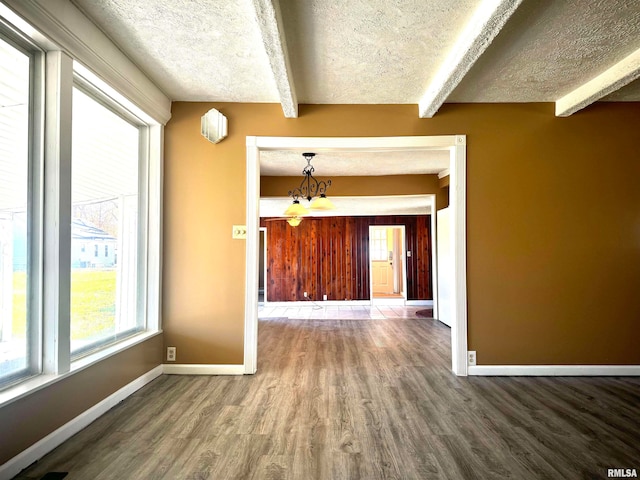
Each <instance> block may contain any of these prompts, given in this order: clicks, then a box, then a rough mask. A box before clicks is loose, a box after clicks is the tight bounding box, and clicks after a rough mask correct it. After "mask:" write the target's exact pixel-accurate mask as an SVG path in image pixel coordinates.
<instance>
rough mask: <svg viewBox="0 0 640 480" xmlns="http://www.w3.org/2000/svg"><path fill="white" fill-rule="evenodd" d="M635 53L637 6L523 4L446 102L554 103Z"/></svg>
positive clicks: (582, 1) (639, 25) (590, 1)
mask: <svg viewBox="0 0 640 480" xmlns="http://www.w3.org/2000/svg"><path fill="white" fill-rule="evenodd" d="M638 48H640V2H639V1H637V0H635V1H617V0H599V1H595V0H573V1H571V0H536V1H525V2H523V3H522V5H521V6H520V8H519V9H518V10H517V11H516V12H515V13H514V14H513V16H512V17H511V18H510V19H509V22H508V23H507V24H506V25H505V27H504V28H503V29H502V31H501V32H500V34H499V35H498V36H497V37H496V38H495V40H494V41H493V43H492V44H491V46H490V47H489V48H488V49H487V50H486V52H485V53H484V55H483V56H481V57H480V58H479V59H478V61H477V62H476V63H475V65H474V66H473V67H472V68H471V70H470V72H469V74H468V75H467V77H465V78H464V79H463V80H462V82H460V84H459V85H458V88H457V89H456V90H455V91H454V92H453V93H452V94H451V96H450V97H449V101H451V102H554V101H556V100H557V99H558V98H560V97H562V96H564V95H566V94H567V93H569V92H571V91H572V90H574V89H576V88H578V87H579V86H580V85H582V84H583V83H585V82H586V81H587V80H589V79H591V78H593V77H595V76H596V75H598V74H599V73H601V72H603V71H604V70H606V69H607V68H609V67H611V66H612V65H614V64H615V63H617V62H619V61H620V60H622V59H623V58H624V57H626V56H627V55H629V54H631V53H632V52H633V51H635V50H637V49H638ZM626 97H627V98H619V100H635V101H638V100H640V90H638V89H637V88H636V89H635V90H631V91H628V92H627V95H626Z"/></svg>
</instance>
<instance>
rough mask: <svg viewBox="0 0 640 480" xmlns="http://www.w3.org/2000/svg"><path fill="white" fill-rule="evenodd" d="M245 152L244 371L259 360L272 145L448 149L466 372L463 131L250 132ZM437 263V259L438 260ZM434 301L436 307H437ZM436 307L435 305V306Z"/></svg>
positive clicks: (458, 344) (456, 329)
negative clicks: (263, 207)
mask: <svg viewBox="0 0 640 480" xmlns="http://www.w3.org/2000/svg"><path fill="white" fill-rule="evenodd" d="M246 141H247V142H246V145H247V147H246V152H247V164H246V167H247V168H246V171H247V188H246V207H247V209H246V212H247V237H246V288H245V329H244V371H245V373H248V374H251V373H255V372H256V370H257V366H258V359H257V356H258V283H259V275H258V272H259V255H258V249H259V233H258V232H259V225H260V216H259V201H260V159H261V155H268V154H269V153H270V152H273V151H282V152H292V153H298V154H299V152H305V151H307V152H309V151H314V152H339V153H340V152H343V153H349V152H351V153H353V152H393V151H402V152H414V153H416V155H415V157H414V159H413V161H415V162H418V163H419V162H423V161H424V157H421V156H422V154H423V152H424V154H425V155H426V154H427V153H428V152H429V151H436V150H437V151H440V152H444V153H446V157H445V158H446V159H448V161H446V160H445V161H446V163H448V168H447V170H448V175H449V177H450V196H449V207H450V209H451V222H450V223H451V236H450V242H451V249H452V250H451V251H452V252H453V262H452V264H451V266H450V267H449V268H451V274H452V276H451V278H452V282H453V284H452V285H451V292H452V296H451V298H452V304H451V312H452V326H451V363H452V365H451V369H452V371H453V373H454V374H456V375H467V289H466V180H465V177H466V174H465V172H466V137H465V136H464V135H446V136H431V137H427V136H418V137H415V136H414V137H412V136H407V137H335V138H333V137H253V136H248V137H247V138H246ZM436 268H437V265H436ZM435 306H436V305H435V302H434V307H435ZM436 308H437V307H436Z"/></svg>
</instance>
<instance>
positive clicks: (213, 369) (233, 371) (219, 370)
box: [162, 363, 245, 375]
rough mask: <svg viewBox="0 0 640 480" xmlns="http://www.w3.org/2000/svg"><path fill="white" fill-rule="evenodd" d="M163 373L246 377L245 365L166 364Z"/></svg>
mask: <svg viewBox="0 0 640 480" xmlns="http://www.w3.org/2000/svg"><path fill="white" fill-rule="evenodd" d="M162 367H163V369H162V373H164V374H167V375H244V373H245V369H244V365H188V364H185V365H175V364H168V363H165V364H164V365H163V366H162Z"/></svg>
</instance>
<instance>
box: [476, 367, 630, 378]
mask: <svg viewBox="0 0 640 480" xmlns="http://www.w3.org/2000/svg"><path fill="white" fill-rule="evenodd" d="M468 374H469V375H478V376H512V377H518V376H537V377H551V376H560V377H563V376H566V377H576V376H587V377H605V376H606V377H627V376H629V377H632V376H633V377H636V376H640V365H470V366H469V367H468Z"/></svg>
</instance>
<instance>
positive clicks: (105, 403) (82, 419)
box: [0, 365, 163, 480]
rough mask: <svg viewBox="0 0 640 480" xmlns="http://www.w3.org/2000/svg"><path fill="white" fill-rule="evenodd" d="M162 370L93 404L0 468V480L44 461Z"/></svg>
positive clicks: (137, 380) (141, 378) (161, 370)
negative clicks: (44, 458)
mask: <svg viewBox="0 0 640 480" xmlns="http://www.w3.org/2000/svg"><path fill="white" fill-rule="evenodd" d="M162 372H163V366H162V365H158V366H157V367H156V368H154V369H153V370H151V371H149V372H147V373H145V374H144V375H142V376H140V377H138V378H136V379H135V380H134V381H132V382H131V383H129V384H127V385H125V386H124V387H122V388H121V389H120V390H118V391H117V392H115V393H112V394H111V395H109V396H108V397H107V398H105V399H104V400H102V401H101V402H99V403H97V404H95V405H94V406H93V407H91V408H90V409H88V410H85V411H84V412H82V413H81V414H80V415H78V416H77V417H75V418H74V419H73V420H70V421H69V422H67V423H65V424H64V425H63V426H61V427H60V428H58V429H57V430H55V431H53V432H51V433H50V434H49V435H47V436H46V437H44V438H43V439H42V440H39V441H38V442H36V443H34V444H33V445H31V446H30V447H29V448H27V449H26V450H24V451H22V452H21V453H19V454H18V455H16V456H15V457H13V458H12V459H11V460H9V461H8V462H6V463H5V464H4V465H1V466H0V480H8V479H11V478H13V477H14V476H16V475H17V474H18V473H20V472H21V471H22V470H23V469H25V468H27V467H28V466H29V465H31V464H32V463H33V462H35V461H36V460H39V459H40V458H42V457H44V456H45V455H46V454H47V453H49V452H50V451H52V450H53V449H54V448H56V447H57V446H58V445H60V444H61V443H63V442H65V441H66V440H68V439H69V438H71V437H72V436H73V435H75V434H76V433H78V432H79V431H80V430H82V429H83V428H85V427H86V426H87V425H89V424H90V423H91V422H93V421H94V420H96V419H97V418H98V417H100V416H102V415H104V414H105V413H107V412H108V411H109V410H110V409H111V408H113V407H114V406H116V405H117V404H118V403H120V402H121V401H123V400H124V399H125V398H127V397H129V396H130V395H132V394H133V393H135V392H136V391H137V390H139V389H140V388H142V387H144V386H145V385H146V384H147V383H149V382H151V381H152V380H154V379H155V378H157V377H159V376H160V375H162Z"/></svg>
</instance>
